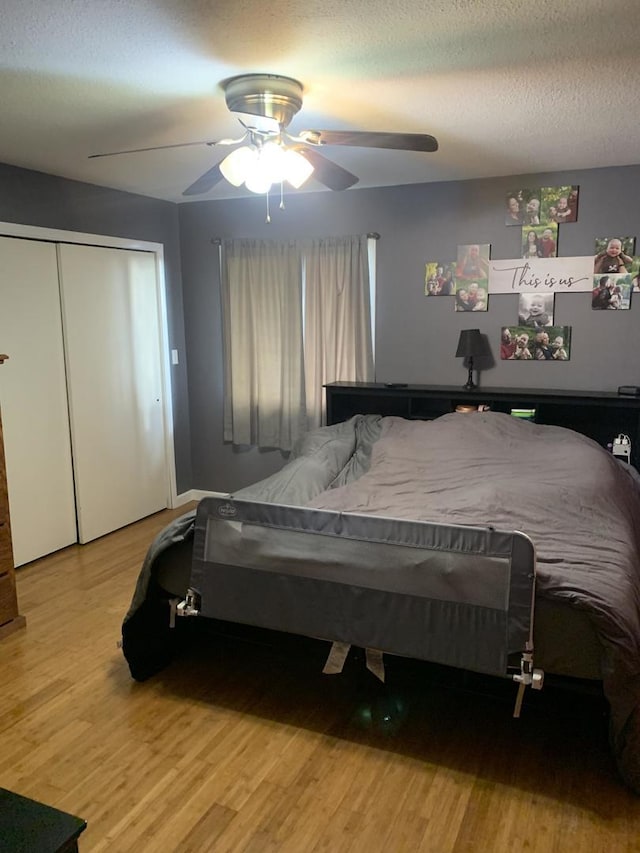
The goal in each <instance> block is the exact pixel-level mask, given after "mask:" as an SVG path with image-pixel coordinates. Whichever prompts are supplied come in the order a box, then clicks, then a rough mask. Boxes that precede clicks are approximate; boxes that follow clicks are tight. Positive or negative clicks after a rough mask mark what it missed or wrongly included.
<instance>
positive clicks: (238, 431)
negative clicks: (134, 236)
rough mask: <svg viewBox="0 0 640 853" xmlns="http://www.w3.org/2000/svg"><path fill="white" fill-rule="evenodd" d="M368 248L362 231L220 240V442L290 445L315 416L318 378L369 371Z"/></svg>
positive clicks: (366, 375) (318, 414)
mask: <svg viewBox="0 0 640 853" xmlns="http://www.w3.org/2000/svg"><path fill="white" fill-rule="evenodd" d="M369 242H372V241H371V240H369ZM370 252H371V249H370V247H369V246H368V243H367V238H366V237H360V236H353V237H336V238H322V239H317V240H308V241H299V242H290V243H282V242H275V241H264V240H232V241H227V242H225V243H224V244H223V246H222V297H223V323H224V337H225V418H224V423H225V429H224V438H225V440H226V441H233V442H234V443H235V444H252V445H257V446H259V447H279V448H282V449H283V450H290V449H291V447H292V446H293V444H294V443H295V441H296V439H297V438H298V437H299V436H300V435H301V434H302V433H303V432H304V431H305V430H306V429H307V428H308V427H314V426H319V425H320V424H321V423H322V421H323V412H324V392H323V385H324V384H325V383H327V382H334V381H370V380H371V379H372V378H373V334H372V311H371V304H372V299H371V280H370V272H369V271H370V264H369V258H370ZM303 308H304V323H303ZM303 329H304V332H303Z"/></svg>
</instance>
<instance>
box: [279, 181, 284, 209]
mask: <svg viewBox="0 0 640 853" xmlns="http://www.w3.org/2000/svg"><path fill="white" fill-rule="evenodd" d="M280 210H284V181H280Z"/></svg>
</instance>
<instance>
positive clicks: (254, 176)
mask: <svg viewBox="0 0 640 853" xmlns="http://www.w3.org/2000/svg"><path fill="white" fill-rule="evenodd" d="M272 183H273V181H272V180H271V175H270V174H269V173H268V172H267V171H265V169H263V168H262V163H261V161H260V159H256V160H255V162H254V163H253V164H252V165H251V166H250V167H249V169H248V171H247V172H246V174H245V179H244V185H245V187H246V188H247V189H248V190H249V192H252V193H257V194H258V195H264V194H265V193H268V192H269V190H270V189H271V184H272Z"/></svg>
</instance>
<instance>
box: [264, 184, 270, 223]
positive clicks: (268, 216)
mask: <svg viewBox="0 0 640 853" xmlns="http://www.w3.org/2000/svg"><path fill="white" fill-rule="evenodd" d="M265 196H266V197H267V218H266V220H265V222H266V223H267V225H268V224H269V223H270V222H271V215H270V213H269V190H267V191H266V193H265Z"/></svg>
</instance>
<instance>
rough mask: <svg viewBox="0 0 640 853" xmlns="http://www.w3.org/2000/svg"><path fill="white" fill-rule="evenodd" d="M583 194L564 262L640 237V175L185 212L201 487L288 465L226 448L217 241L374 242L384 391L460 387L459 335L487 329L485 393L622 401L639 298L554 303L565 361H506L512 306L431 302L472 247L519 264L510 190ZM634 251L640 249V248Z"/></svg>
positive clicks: (277, 457)
mask: <svg viewBox="0 0 640 853" xmlns="http://www.w3.org/2000/svg"><path fill="white" fill-rule="evenodd" d="M567 184H579V185H580V210H579V218H578V222H577V223H575V224H565V225H563V226H561V227H560V235H559V253H560V254H561V255H564V256H571V255H591V254H593V244H594V238H595V237H597V236H607V235H613V234H620V235H622V236H628V235H638V237H639V238H640V166H628V167H622V168H611V169H595V170H587V171H575V172H562V173H550V174H543V175H535V176H526V175H525V176H518V177H507V178H498V179H487V180H477V181H464V182H456V183H441V184H424V185H421V186H411V187H389V188H382V189H371V190H368V189H367V190H358V189H352V190H347V191H345V192H342V193H331V192H323V193H314V194H309V193H307V194H304V193H294V194H291V195H290V196H288V197H287V200H286V210H285V211H280V210H278V209H277V204H276V205H275V206H274V209H273V210H272V214H271V216H272V222H271V224H270V225H267V224H266V223H265V209H264V199H263V198H258V197H256V198H252V199H239V200H234V201H226V202H197V203H190V204H183V205H180V208H179V213H180V242H181V251H182V277H183V282H184V312H185V330H186V339H187V342H188V359H189V400H190V405H191V410H190V411H191V441H192V444H191V451H192V463H193V475H194V480H193V486H194V487H195V488H202V489H213V490H221V491H223V490H233V489H237V488H240V487H241V486H243V485H245V484H247V483H250V482H252V481H255V480H257V479H259V478H260V477H263V476H266V475H268V474H270V473H272V472H273V471H274V470H277V468H279V467H280V466H281V465H282V463H283V456H282V454H280V453H279V452H274V451H270V452H259V451H256V450H250V451H241V450H238V449H236V448H233V447H231V446H229V445H225V444H224V443H223V441H222V348H221V326H220V299H219V296H220V292H219V281H218V272H217V264H218V259H217V249H216V248H215V246H213V245H212V243H211V238H214V237H222V238H226V237H265V238H267V237H268V238H272V239H278V238H286V237H298V236H300V237H302V236H328V235H336V234H352V233H366V232H370V231H377V232H378V233H379V234H380V235H381V239H380V241H379V242H378V296H377V333H376V378H377V379H378V381H383V382H384V381H396V382H409V383H424V384H454V385H456V384H462V383H463V382H464V380H465V379H466V373H465V371H464V369H463V366H462V364H461V363H460V360H459V359H456V358H455V357H454V353H455V348H456V343H457V339H458V332H459V330H460V329H461V328H470V327H474V328H480V330H481V331H482V332H484V333H486V335H487V336H488V339H489V341H490V344H491V348H492V352H493V356H494V359H495V363H494V366H493V367H492V368H491V369H488V370H485V371H483V374H482V376H481V382H482V384H483V385H485V386H505V387H514V388H517V387H526V388H532V387H533V388H537V387H540V388H563V389H583V390H615V389H616V388H617V387H618V385H621V384H638V383H640V366H639V364H638V361H639V360H638V354H637V347H638V343H637V342H638V339H639V333H640V295H639V294H636V295H635V296H634V297H633V299H632V307H631V310H630V311H624V312H614V311H611V312H598V311H592V309H591V306H590V296H589V294H588V293H582V294H559V295H558V296H557V297H556V309H555V322H556V324H558V325H568V326H571V327H572V330H573V334H572V351H571V360H570V361H568V362H560V363H559V362H553V363H551V362H544V363H540V362H501V361H500V360H499V346H498V345H499V336H500V328H501V326H503V325H513V324H514V323H515V322H516V321H517V311H518V306H517V302H518V297H517V295H511V294H509V295H501V296H491V297H490V299H489V311H488V312H487V313H474V314H473V315H468V314H466V315H465V314H460V313H457V314H456V313H455V312H454V311H453V303H452V301H451V300H450V299H448V298H442V299H426V298H425V297H424V295H423V282H424V265H425V262H426V261H427V260H436V259H441V258H443V257H446V256H448V257H450V258H452V259H453V258H454V257H455V254H456V247H457V245H458V244H459V243H460V244H465V243H485V242H486V243H491V245H492V254H491V256H492V258H513V257H519V256H520V253H521V252H520V229H519V228H508V227H506V226H505V225H504V224H503V223H504V200H505V195H506V193H507V192H509V191H510V190H512V189H513V188H514V187H518V186H521V187H527V186H532V187H535V186H556V185H558V186H559V185H567ZM638 251H639V252H640V248H639V249H638Z"/></svg>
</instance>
